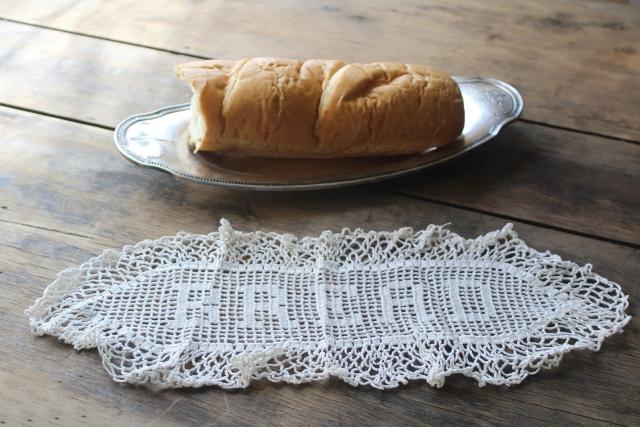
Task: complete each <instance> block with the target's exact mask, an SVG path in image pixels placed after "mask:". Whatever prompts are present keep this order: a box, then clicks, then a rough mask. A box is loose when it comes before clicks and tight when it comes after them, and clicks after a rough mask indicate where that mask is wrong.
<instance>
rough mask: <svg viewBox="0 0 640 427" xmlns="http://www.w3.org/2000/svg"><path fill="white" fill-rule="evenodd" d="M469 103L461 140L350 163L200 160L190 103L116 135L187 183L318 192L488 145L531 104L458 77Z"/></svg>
mask: <svg viewBox="0 0 640 427" xmlns="http://www.w3.org/2000/svg"><path fill="white" fill-rule="evenodd" d="M454 79H455V80H456V81H457V82H458V84H459V86H460V90H461V92H462V96H463V99H464V109H465V125H464V130H463V132H462V135H461V136H460V137H459V138H458V140H456V141H455V142H453V143H451V144H448V145H445V146H443V147H440V148H437V149H432V150H427V151H424V152H422V153H416V154H413V155H405V156H390V157H361V158H344V159H272V158H269V159H261V158H250V157H239V156H225V155H216V154H210V153H209V154H194V153H193V152H192V151H191V150H190V148H189V130H188V127H189V120H190V118H191V112H190V110H189V104H180V105H174V106H170V107H165V108H161V109H159V110H156V111H152V112H150V113H144V114H136V115H134V116H131V117H128V118H126V119H125V120H123V121H122V122H121V123H120V124H119V125H118V127H117V128H116V130H115V135H114V139H115V144H116V147H118V150H119V151H120V153H122V154H123V155H124V156H125V157H126V158H127V159H129V160H131V161H132V162H134V163H136V164H138V165H140V166H144V167H150V168H155V169H160V170H162V171H166V172H169V173H171V174H173V175H175V176H177V177H179V178H183V179H186V180H189V181H193V182H197V183H201V184H212V185H221V186H227V187H237V188H245V189H253V190H271V191H278V190H280V191H283V190H311V189H319V188H332V187H342V186H347V185H354V184H364V183H370V182H375V181H381V180H383V179H389V178H393V177H397V176H400V175H405V174H408V173H411V172H416V171H419V170H422V169H425V168H427V167H430V166H433V165H436V164H438V163H442V162H444V161H447V160H450V159H452V158H454V157H457V156H459V155H461V154H463V153H466V152H468V151H470V150H472V149H474V148H477V147H479V146H480V145H482V144H484V143H485V142H487V141H488V140H490V139H491V138H493V137H494V136H496V135H497V134H498V132H499V131H500V129H502V127H503V126H505V125H506V124H507V123H510V122H512V121H514V120H516V119H517V118H518V116H520V113H521V112H522V108H523V106H524V103H523V101H522V96H520V93H518V91H517V90H516V89H515V88H514V87H512V86H511V85H509V84H507V83H504V82H502V81H499V80H495V79H489V78H483V77H454Z"/></svg>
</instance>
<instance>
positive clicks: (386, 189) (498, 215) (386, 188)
mask: <svg viewBox="0 0 640 427" xmlns="http://www.w3.org/2000/svg"><path fill="white" fill-rule="evenodd" d="M1 19H2V18H0V20H1ZM0 106H2V107H5V108H11V109H15V110H19V111H25V112H28V113H32V114H38V115H42V116H46V117H51V118H54V119H57V120H63V121H68V122H73V123H78V124H81V125H86V126H92V127H96V128H100V129H104V130H109V131H114V130H115V128H113V127H111V126H106V125H102V124H99V123H94V122H89V121H86V120H80V119H75V118H72V117H67V116H62V115H58V114H53V113H49V112H46V111H40V110H36V109H32V108H26V107H21V106H17V105H13V104H7V103H4V102H0ZM529 122H530V123H531V124H535V125H537V126H542V127H553V126H548V125H545V124H538V123H535V122H531V121H529ZM584 133H586V132H584ZM632 143H634V142H632ZM634 144H635V143H634ZM376 189H377V190H378V191H381V192H383V193H389V194H395V195H398V196H402V197H407V198H412V199H416V200H421V201H426V202H430V203H434V204H437V205H441V206H449V207H454V208H457V209H463V210H467V211H471V212H476V213H480V214H483V215H487V216H492V217H495V218H500V219H504V220H507V221H517V222H521V223H524V224H528V225H532V226H536V227H541V228H546V229H549V230H554V231H559V232H563V233H568V234H573V235H576V236H581V237H586V238H589V239H593V240H598V241H602V242H606V243H612V244H616V245H621V246H625V247H629V248H632V249H640V245H638V244H635V243H630V242H625V241H623V240H618V239H613V238H608V237H603V236H598V235H594V234H590V233H585V232H582V231H579V230H575V229H572V228H566V227H560V226H556V225H552V224H546V223H543V222H538V221H533V220H529V219H526V218H522V217H518V216H512V215H506V214H501V213H497V212H491V211H487V210H484V209H478V208H474V207H468V206H464V205H461V204H457V203H453V202H446V201H442V200H438V199H433V198H429V197H425V196H420V195H415V194H411V193H408V192H405V191H402V190H397V189H393V188H390V186H389V184H387V183H382V184H378V185H377V188H376ZM0 221H4V220H0ZM4 222H8V221H4ZM15 224H19V225H22V226H25V227H33V228H39V229H43V230H47V231H52V232H57V233H63V234H71V235H74V236H78V237H87V238H91V237H90V236H84V235H79V234H73V233H69V232H66V231H63V230H56V229H47V228H44V227H40V226H37V225H32V224H27V223H15Z"/></svg>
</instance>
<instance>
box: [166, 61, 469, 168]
mask: <svg viewBox="0 0 640 427" xmlns="http://www.w3.org/2000/svg"><path fill="white" fill-rule="evenodd" d="M176 72H177V74H178V77H179V78H181V79H183V80H187V81H189V82H190V83H191V88H192V90H193V99H192V104H191V108H192V121H191V126H190V132H191V139H192V141H193V143H194V144H195V146H196V149H197V150H202V151H215V152H221V153H238V154H244V155H251V156H260V157H307V158H316V157H317V158H329V157H347V156H373V155H391V154H407V153H414V152H419V151H422V150H425V149H427V148H430V147H436V146H440V145H442V144H446V143H448V142H451V141H453V140H454V139H456V137H457V136H458V135H460V132H461V131H462V127H463V124H464V107H463V104H462V96H461V95H460V90H459V88H458V85H457V84H456V83H455V82H454V81H453V80H452V79H451V78H450V77H449V76H448V75H446V74H444V73H442V72H440V71H437V70H434V69H432V68H429V67H425V66H422V65H405V64H393V63H373V64H344V63H343V62H340V61H323V60H310V61H305V62H301V61H296V60H290V59H275V58H252V59H243V60H240V61H219V60H209V61H195V62H189V63H186V64H182V65H179V66H178V67H176Z"/></svg>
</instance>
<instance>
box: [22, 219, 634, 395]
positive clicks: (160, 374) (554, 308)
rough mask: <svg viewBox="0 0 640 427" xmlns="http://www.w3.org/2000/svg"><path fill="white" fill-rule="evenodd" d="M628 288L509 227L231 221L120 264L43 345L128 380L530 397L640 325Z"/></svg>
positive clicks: (71, 280) (128, 253) (51, 313)
mask: <svg viewBox="0 0 640 427" xmlns="http://www.w3.org/2000/svg"><path fill="white" fill-rule="evenodd" d="M627 305H628V303H627V296H626V295H624V293H623V292H622V290H621V289H620V287H619V286H618V285H617V284H615V283H612V282H610V281H608V280H607V279H605V278H603V277H601V276H598V275H597V274H595V273H593V272H592V271H591V266H590V265H586V266H584V267H579V266H578V265H576V264H574V263H572V262H568V261H563V260H561V259H560V257H558V256H556V255H552V254H550V253H549V252H538V251H536V250H533V249H531V248H529V247H528V246H527V245H526V244H525V243H524V242H523V241H522V240H520V239H519V238H518V237H517V235H516V233H515V232H514V231H513V230H512V227H511V225H510V224H508V225H506V226H505V227H504V228H503V229H502V230H499V231H494V232H491V233H488V234H487V235H484V236H481V237H478V238H476V239H471V240H467V239H463V238H462V237H460V236H458V235H456V234H455V233H453V232H450V231H448V230H447V229H445V228H443V227H441V226H433V225H432V226H429V227H428V228H427V229H426V230H422V231H418V232H414V231H413V230H412V229H410V228H403V229H400V230H397V231H394V232H365V231H362V230H360V229H357V230H349V229H345V230H343V231H342V232H341V233H332V232H329V231H325V232H323V233H322V234H320V236H318V237H305V238H296V237H294V236H292V235H290V234H276V233H263V232H252V233H242V232H238V231H235V230H233V229H232V228H231V226H230V225H229V223H228V222H226V221H225V220H222V221H221V226H220V228H219V230H218V231H217V232H213V233H211V234H208V235H193V234H186V233H179V234H178V235H176V236H173V237H163V238H161V239H158V240H155V241H151V240H145V241H143V242H140V243H138V244H136V245H135V246H127V247H125V248H123V249H122V250H121V251H120V252H117V251H114V250H108V251H105V252H104V253H103V254H102V255H100V256H98V257H96V258H93V259H91V260H90V261H88V262H86V263H85V264H83V265H81V266H80V267H78V268H73V269H67V270H64V271H62V272H61V273H60V274H59V275H58V277H57V279H56V280H55V282H53V283H52V284H51V285H49V287H48V288H47V290H46V291H45V294H44V296H43V297H41V298H40V299H38V300H37V301H36V303H35V305H34V306H33V307H31V308H30V309H29V310H27V314H28V316H29V318H30V321H31V326H32V329H33V332H34V333H36V334H40V335H42V334H49V335H54V336H57V337H59V338H60V339H61V340H63V341H65V342H67V343H70V344H73V346H74V347H75V348H76V349H88V348H94V347H96V348H97V349H98V351H99V352H100V355H101V356H102V362H103V365H104V367H105V369H106V370H107V371H108V372H109V374H110V375H111V376H112V377H113V379H114V380H115V381H118V382H127V383H134V384H147V385H153V386H158V387H200V386H204V385H218V386H221V387H225V388H238V387H246V386H247V385H249V383H250V381H251V380H253V379H261V378H266V379H269V380H271V381H286V382H289V383H302V382H308V381H314V380H322V379H326V378H328V377H329V376H336V377H338V378H341V379H342V380H344V381H346V382H347V383H349V384H351V385H354V386H355V385H361V384H366V385H370V386H373V387H376V388H390V387H396V386H398V385H399V384H404V383H406V382H407V381H408V380H414V379H423V380H426V381H427V382H428V383H429V384H431V385H434V386H438V387H439V386H442V385H443V384H444V380H445V377H447V376H448V375H451V374H463V375H466V376H469V377H472V378H475V379H476V380H477V381H478V383H479V385H480V386H482V385H484V384H487V383H488V384H506V385H512V384H517V383H520V382H521V381H522V380H523V379H524V378H525V377H527V376H528V375H529V374H532V373H536V372H538V371H539V370H540V369H542V368H550V367H553V366H556V365H558V364H559V362H560V360H561V358H562V356H563V354H564V353H567V352H568V351H570V350H574V349H590V350H598V349H599V348H600V345H601V343H602V341H603V340H604V338H605V337H607V336H609V335H611V334H613V333H616V332H620V331H621V330H622V327H623V326H624V325H625V324H626V323H627V322H628V321H629V319H630V317H629V316H627V315H626V314H625V309H626V307H627Z"/></svg>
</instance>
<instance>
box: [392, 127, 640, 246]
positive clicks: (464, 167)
mask: <svg viewBox="0 0 640 427" xmlns="http://www.w3.org/2000/svg"><path fill="white" fill-rule="evenodd" d="M639 165H640V147H639V146H637V145H633V144H611V141H610V140H607V139H606V138H601V137H595V136H589V135H582V134H578V133H575V132H568V131H562V130H558V129H551V128H548V127H544V126H536V125H531V124H524V123H516V124H514V125H511V126H510V127H508V128H506V129H504V130H503V131H502V133H501V134H499V135H498V137H497V138H496V139H495V141H492V142H491V143H489V144H488V145H487V146H486V147H482V148H481V149H479V150H477V151H475V152H472V153H470V154H468V155H465V156H463V157H461V158H459V159H456V160H454V161H453V162H451V163H447V164H446V165H443V166H442V167H439V168H437V169H434V170H431V171H426V172H424V173H419V174H415V175H410V176H408V177H406V178H402V179H398V180H394V181H392V182H391V183H389V184H385V186H387V188H391V189H394V190H396V191H400V192H402V193H404V194H412V195H415V196H419V197H424V198H427V199H429V200H437V201H441V202H446V203H452V204H454V205H458V206H464V207H466V208H472V209H478V210H481V211H483V212H490V213H494V214H498V215H506V216H509V217H513V218H519V219H525V220H532V221H535V222H538V223H543V224H552V225H553V226H555V227H559V228H563V229H567V230H575V231H579V232H581V233H586V234H588V235H592V236H599V237H602V238H608V239H615V240H618V241H623V242H628V243H630V244H633V245H639V244H640V222H639V221H638V212H640V192H639V191H638V188H639V187H640V167H639Z"/></svg>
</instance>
